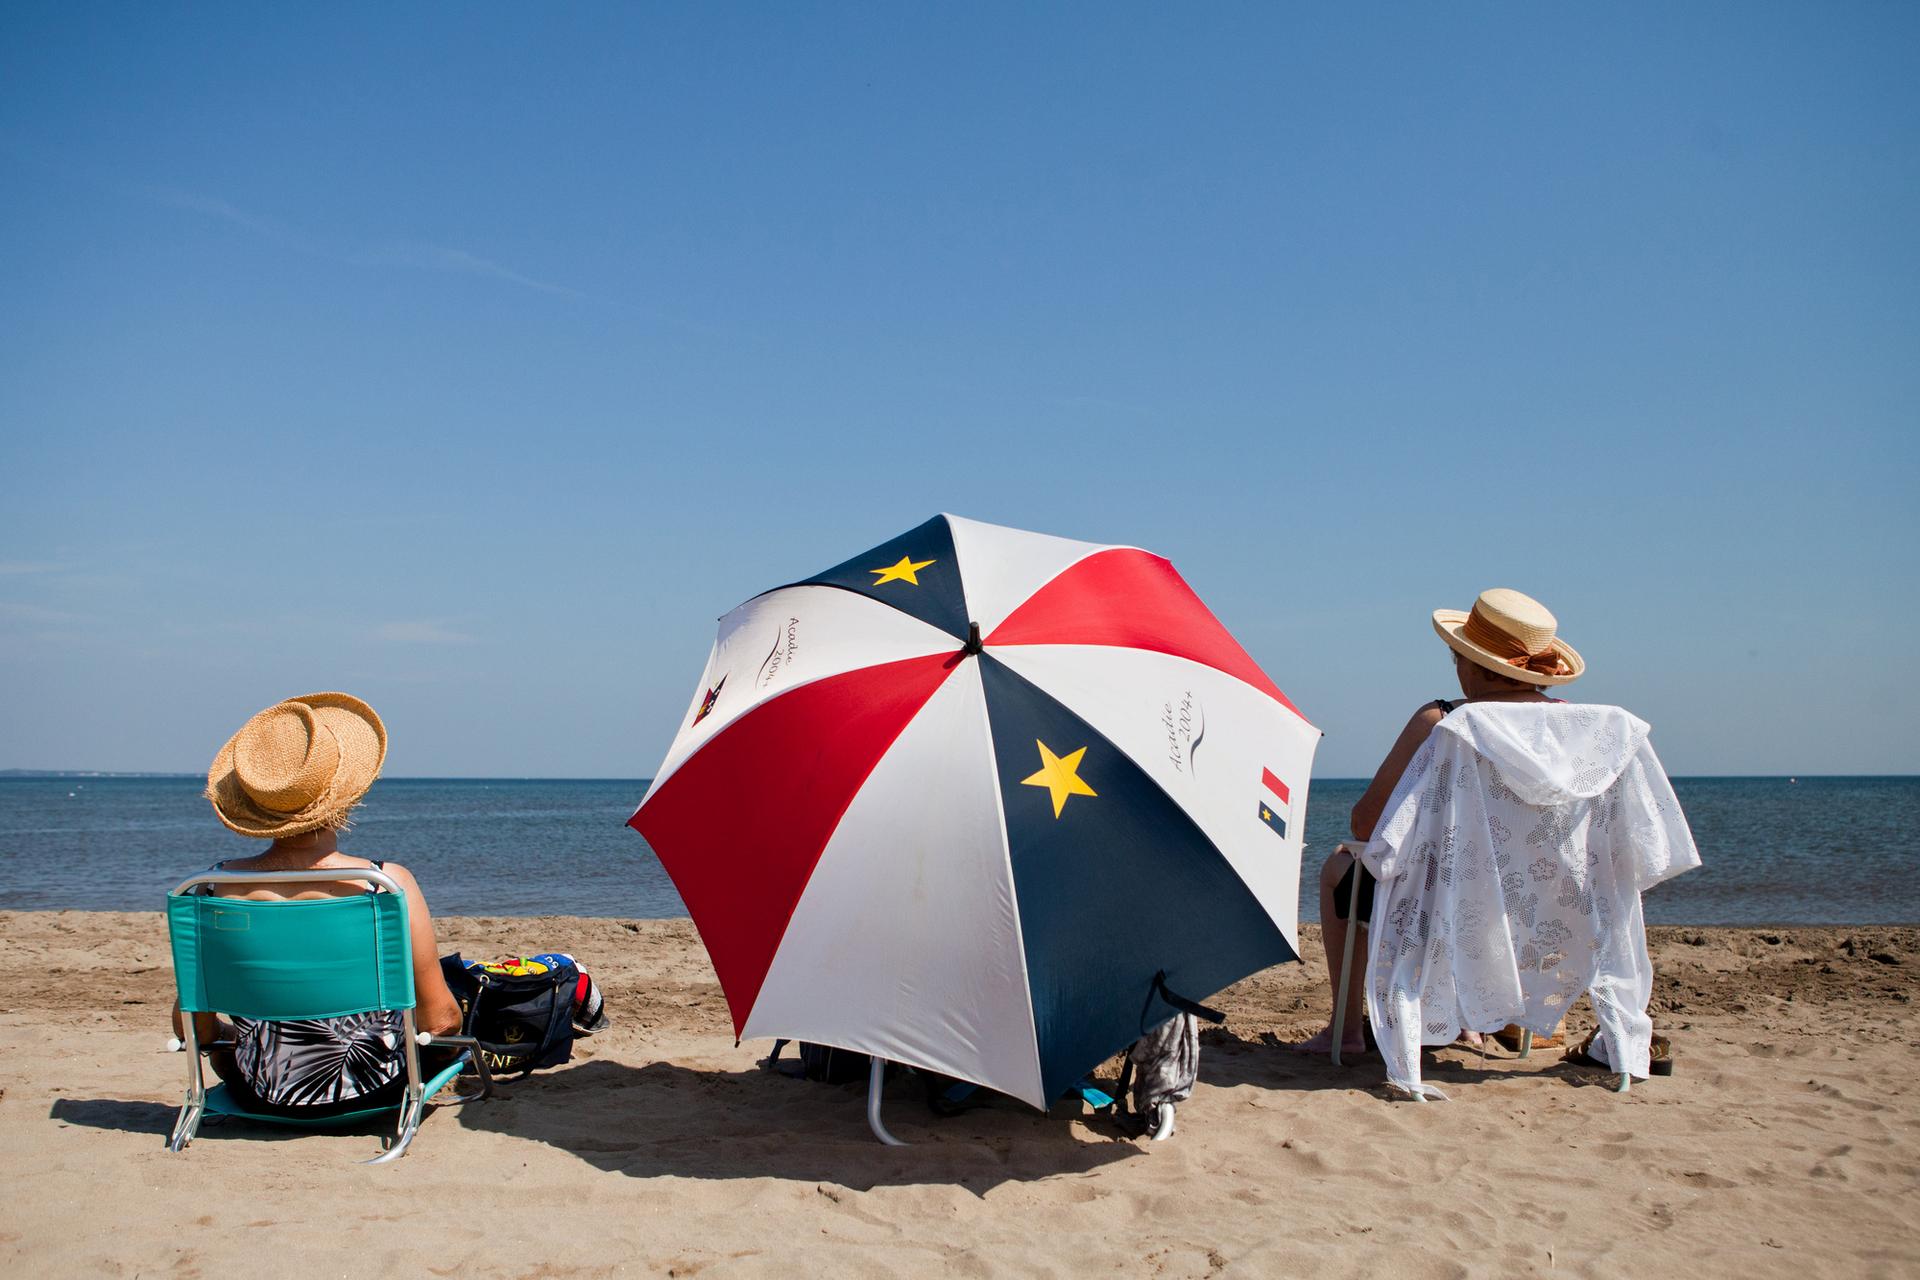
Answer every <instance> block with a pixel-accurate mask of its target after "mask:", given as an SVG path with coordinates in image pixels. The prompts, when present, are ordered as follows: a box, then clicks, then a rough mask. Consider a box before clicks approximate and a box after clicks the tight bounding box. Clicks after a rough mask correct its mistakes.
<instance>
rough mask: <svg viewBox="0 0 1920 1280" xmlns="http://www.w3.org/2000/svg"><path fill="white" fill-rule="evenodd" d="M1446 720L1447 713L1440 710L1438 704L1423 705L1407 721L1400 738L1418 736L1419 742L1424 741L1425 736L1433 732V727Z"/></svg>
mask: <svg viewBox="0 0 1920 1280" xmlns="http://www.w3.org/2000/svg"><path fill="white" fill-rule="evenodd" d="M1446 718H1447V713H1446V712H1444V711H1442V710H1441V709H1440V704H1439V703H1437V702H1428V703H1424V704H1422V705H1421V707H1420V709H1419V710H1418V711H1416V712H1414V713H1413V715H1412V717H1411V718H1409V719H1408V721H1407V727H1406V729H1405V730H1404V731H1403V732H1402V733H1401V735H1400V736H1401V737H1403V738H1410V737H1414V736H1415V735H1418V736H1419V738H1420V739H1421V740H1425V738H1426V736H1427V735H1428V734H1429V733H1432V732H1433V726H1435V725H1437V724H1439V723H1440V722H1441V721H1442V720H1445V719H1446Z"/></svg>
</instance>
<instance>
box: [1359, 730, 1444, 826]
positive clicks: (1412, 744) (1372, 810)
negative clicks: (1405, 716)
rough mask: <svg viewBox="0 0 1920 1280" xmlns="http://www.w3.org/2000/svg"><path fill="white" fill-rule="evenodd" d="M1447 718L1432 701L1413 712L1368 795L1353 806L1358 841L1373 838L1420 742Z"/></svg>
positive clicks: (1374, 777) (1367, 792)
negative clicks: (1382, 814)
mask: <svg viewBox="0 0 1920 1280" xmlns="http://www.w3.org/2000/svg"><path fill="white" fill-rule="evenodd" d="M1444 719H1446V713H1445V712H1444V711H1442V710H1440V708H1439V707H1437V706H1435V705H1434V704H1433V703H1431V702H1429V703H1428V704H1427V705H1426V706H1424V707H1422V708H1420V709H1419V710H1418V711H1416V712H1414V713H1413V718H1412V719H1411V720H1408V721H1407V727H1406V728H1404V729H1402V730H1401V731H1400V736H1399V737H1398V738H1396V739H1394V743H1393V750H1391V751H1389V752H1387V758H1386V759H1385V760H1382V761H1381V762H1380V768H1379V769H1378V770H1377V771H1375V773H1374V775H1373V781H1372V782H1370V783H1368V784H1367V790H1366V794H1365V795H1362V796H1361V797H1360V799H1359V800H1358V801H1356V802H1355V803H1354V806H1353V819H1352V821H1353V838H1354V839H1356V840H1371V839H1373V829H1374V827H1375V826H1376V825H1378V824H1379V822H1380V814H1381V811H1382V810H1384V809H1385V808H1386V807H1387V797H1389V796H1391V795H1392V794H1393V789H1394V787H1395V786H1397V785H1398V784H1399V782H1400V775H1401V774H1403V773H1405V772H1406V771H1407V766H1408V765H1409V764H1411V763H1413V757H1414V755H1415V753H1417V752H1418V751H1419V750H1420V745H1421V744H1422V743H1423V742H1425V741H1426V740H1427V735H1428V734H1430V733H1432V732H1433V726H1435V725H1437V724H1439V723H1440V722H1441V721H1442V720H1444Z"/></svg>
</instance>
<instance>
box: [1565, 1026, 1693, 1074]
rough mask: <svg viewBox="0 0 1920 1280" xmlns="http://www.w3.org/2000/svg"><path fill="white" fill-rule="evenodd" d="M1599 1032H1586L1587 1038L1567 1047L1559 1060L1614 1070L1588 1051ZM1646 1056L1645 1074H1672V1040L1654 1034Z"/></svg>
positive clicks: (1604, 1069)
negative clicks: (1572, 1046)
mask: <svg viewBox="0 0 1920 1280" xmlns="http://www.w3.org/2000/svg"><path fill="white" fill-rule="evenodd" d="M1599 1034H1600V1033H1599V1032H1598V1031H1589V1032H1587V1038H1586V1039H1585V1040H1582V1041H1581V1042H1580V1043H1579V1045H1578V1046H1576V1047H1575V1048H1572V1049H1569V1050H1568V1051H1567V1052H1566V1054H1565V1056H1563V1057H1562V1058H1561V1059H1560V1060H1561V1061H1562V1062H1571V1063H1572V1064H1573V1065H1574V1066H1576V1067H1598V1068H1599V1069H1600V1070H1602V1071H1614V1070H1616V1069H1617V1068H1614V1067H1611V1066H1608V1065H1607V1064H1606V1063H1604V1062H1602V1061H1600V1059H1598V1058H1596V1057H1594V1056H1593V1054H1592V1053H1591V1052H1590V1050H1592V1048H1593V1041H1594V1037H1596V1036H1598V1035H1599ZM1648 1056H1649V1060H1648V1063H1647V1074H1649V1075H1656V1076H1670V1075H1672V1074H1673V1042H1672V1041H1670V1040H1668V1039H1667V1038H1666V1037H1665V1036H1662V1035H1656V1036H1654V1038H1653V1042H1652V1044H1651V1045H1650V1046H1649V1047H1648Z"/></svg>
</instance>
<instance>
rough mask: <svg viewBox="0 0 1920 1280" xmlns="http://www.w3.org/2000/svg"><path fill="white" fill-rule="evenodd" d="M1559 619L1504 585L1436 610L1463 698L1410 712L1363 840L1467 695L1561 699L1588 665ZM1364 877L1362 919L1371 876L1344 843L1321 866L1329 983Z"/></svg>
mask: <svg viewBox="0 0 1920 1280" xmlns="http://www.w3.org/2000/svg"><path fill="white" fill-rule="evenodd" d="M1557 626H1558V624H1557V623H1556V622H1555V620H1554V616H1553V614H1552V613H1550V612H1549V611H1548V610H1547V607H1546V606H1545V605H1543V604H1541V603H1540V602H1539V601H1538V600H1535V599H1534V598H1533V597H1532V596H1529V595H1523V594H1522V593H1520V592H1518V591H1513V590H1509V589H1508V588H1506V587H1495V588H1493V589H1492V590H1491V591H1483V592H1481V593H1480V598H1479V599H1477V600H1475V601H1474V604H1473V608H1472V609H1471V610H1469V611H1467V612H1465V613H1463V612H1461V611H1460V610H1458V609H1435V610H1434V611H1433V629H1434V630H1435V631H1436V632H1438V633H1439V635H1440V638H1441V639H1442V640H1444V641H1446V643H1447V647H1448V648H1450V649H1452V650H1453V670H1454V674H1455V676H1456V677H1457V678H1458V679H1459V681H1460V692H1461V694H1462V695H1463V697H1461V698H1459V699H1455V700H1451V701H1450V700H1448V699H1445V698H1436V699H1434V700H1433V701H1432V702H1429V703H1427V704H1426V705H1425V706H1423V707H1421V708H1420V709H1419V710H1418V711H1416V712H1414V713H1413V718H1412V719H1410V720H1408V721H1407V726H1406V728H1404V729H1402V730H1401V731H1400V736H1399V737H1398V738H1397V739H1395V741H1394V744H1393V749H1392V750H1391V751H1389V752H1387V758H1386V759H1385V760H1383V761H1381V762H1380V768H1379V769H1378V770H1376V771H1375V772H1374V775H1373V781H1372V782H1371V783H1369V784H1368V785H1367V790H1366V793H1365V794H1364V795H1362V796H1361V797H1360V799H1359V800H1358V801H1357V802H1356V803H1355V804H1354V806H1353V817H1352V824H1353V838H1354V840H1355V841H1356V842H1357V843H1359V844H1361V845H1364V844H1366V842H1367V841H1368V840H1371V839H1372V838H1373V829H1374V825H1375V824H1376V823H1378V822H1379V821H1380V815H1381V812H1382V811H1383V810H1384V809H1385V808H1386V805H1387V800H1388V798H1389V797H1390V796H1391V795H1392V794H1393V789H1394V787H1395V785H1396V784H1398V783H1399V781H1400V775H1401V774H1403V773H1405V772H1406V769H1407V765H1408V764H1410V763H1411V762H1412V760H1413V757H1414V755H1415V753H1417V752H1418V751H1419V750H1420V747H1421V745H1422V744H1423V743H1425V742H1426V740H1427V735H1428V734H1430V733H1432V732H1433V728H1434V726H1435V725H1437V724H1439V723H1440V722H1441V721H1442V720H1444V719H1445V718H1446V717H1447V714H1448V713H1449V712H1451V711H1452V710H1453V709H1454V708H1455V707H1457V706H1460V705H1461V704H1462V703H1463V702H1557V701H1560V699H1557V698H1551V697H1549V696H1548V695H1547V693H1546V690H1547V689H1549V688H1552V687H1554V686H1556V685H1563V684H1566V683H1568V682H1569V681H1572V680H1577V679H1579V678H1580V675H1581V674H1582V673H1583V672H1584V671H1585V670H1586V669H1587V667H1586V663H1585V662H1584V661H1583V660H1582V659H1581V657H1580V655H1579V654H1578V653H1577V652H1575V651H1574V648H1573V646H1572V645H1570V644H1568V643H1567V642H1566V641H1564V640H1562V639H1560V638H1559V636H1558V635H1556V634H1555V631H1556V629H1557ZM1356 875H1357V876H1359V877H1360V903H1359V914H1360V919H1361V920H1362V921H1363V922H1364V921H1365V920H1366V919H1367V918H1368V917H1369V916H1371V915H1372V913H1373V877H1372V876H1371V875H1369V874H1367V869H1366V868H1365V867H1362V866H1359V865H1357V864H1356V863H1355V861H1354V859H1353V856H1352V855H1351V854H1349V853H1348V852H1347V851H1346V849H1345V848H1344V847H1342V848H1339V849H1336V850H1334V852H1333V854H1332V855H1331V856H1330V857H1328V859H1327V861H1326V865H1325V866H1323V867H1322V868H1321V869H1320V930H1321V937H1322V941H1323V942H1324V944H1325V946H1326V952H1327V977H1328V981H1329V983H1335V982H1338V980H1339V978H1338V975H1339V973H1340V960H1341V956H1342V951H1343V948H1344V947H1345V945H1346V937H1347V929H1348V927H1349V924H1348V921H1347V909H1348V904H1349V902H1351V901H1352V892H1353V877H1355V876H1356ZM1358 927H1359V928H1360V930H1361V935H1360V937H1359V938H1357V939H1356V940H1355V941H1356V944H1357V945H1356V950H1357V952H1358V953H1359V954H1361V955H1365V954H1366V945H1367V944H1366V932H1365V931H1366V925H1365V924H1364V923H1362V924H1360V925H1359V926H1358ZM1365 988H1366V984H1365V983H1363V982H1358V981H1356V982H1353V983H1351V984H1350V985H1349V987H1348V990H1347V1013H1346V1017H1345V1019H1344V1020H1343V1024H1342V1025H1343V1026H1344V1027H1345V1030H1344V1032H1343V1033H1342V1035H1341V1037H1340V1039H1341V1045H1340V1052H1341V1055H1342V1056H1343V1057H1344V1056H1346V1055H1347V1054H1357V1053H1360V1052H1362V1051H1364V1049H1365V1044H1364V1040H1363V1034H1364V1033H1363V1031H1362V1029H1361V1020H1360V1006H1361V1001H1362V999H1363V997H1364V994H1365ZM1294 1047H1295V1048H1297V1049H1299V1050H1300V1051H1302V1052H1304V1053H1326V1052H1328V1051H1329V1050H1331V1049H1332V1047H1333V1024H1332V1022H1331V1021H1329V1022H1328V1024H1327V1026H1326V1029H1325V1030H1323V1031H1321V1032H1320V1034H1318V1035H1316V1036H1314V1037H1313V1038H1312V1039H1311V1040H1307V1041H1305V1042H1304V1043H1302V1044H1299V1045H1296V1046H1294Z"/></svg>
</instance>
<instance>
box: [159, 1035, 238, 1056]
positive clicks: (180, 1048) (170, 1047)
mask: <svg viewBox="0 0 1920 1280" xmlns="http://www.w3.org/2000/svg"><path fill="white" fill-rule="evenodd" d="M239 1043H240V1042H239V1041H238V1040H209V1041H207V1042H206V1043H205V1044H203V1045H201V1046H200V1052H202V1053H205V1052H207V1051H208V1050H210V1049H231V1048H233V1047H234V1046H235V1045H237V1044H239ZM186 1051H187V1042H186V1041H185V1040H182V1039H181V1038H180V1037H179V1036H168V1037H167V1052H168V1053H185V1052H186Z"/></svg>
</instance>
